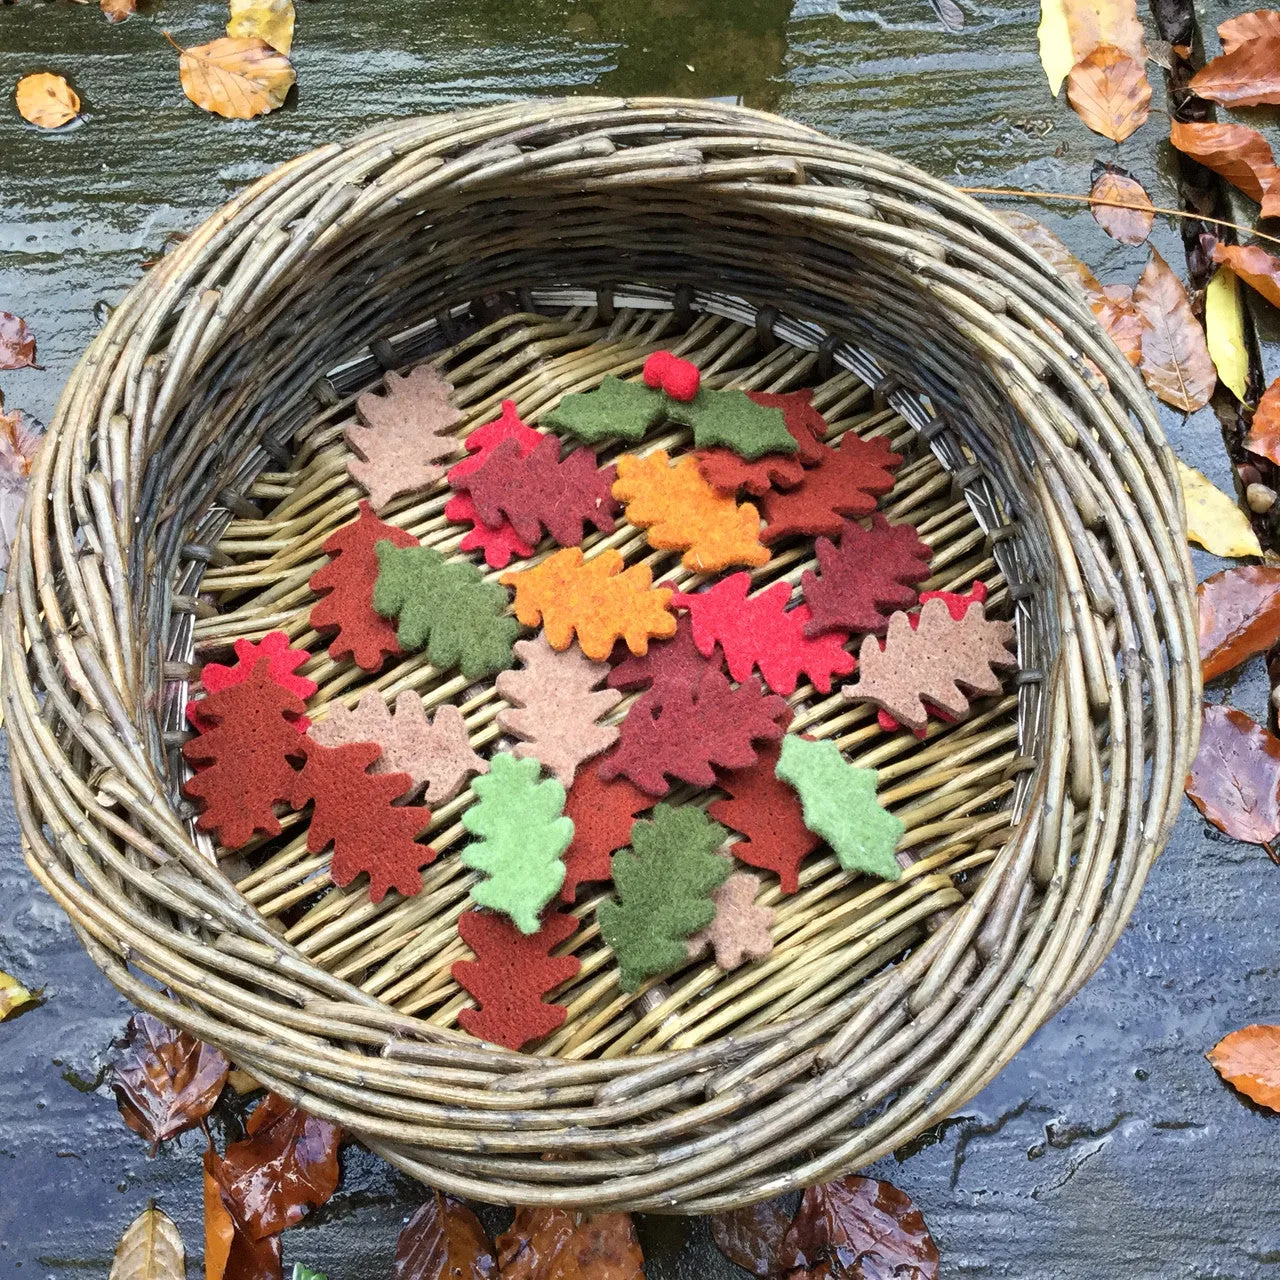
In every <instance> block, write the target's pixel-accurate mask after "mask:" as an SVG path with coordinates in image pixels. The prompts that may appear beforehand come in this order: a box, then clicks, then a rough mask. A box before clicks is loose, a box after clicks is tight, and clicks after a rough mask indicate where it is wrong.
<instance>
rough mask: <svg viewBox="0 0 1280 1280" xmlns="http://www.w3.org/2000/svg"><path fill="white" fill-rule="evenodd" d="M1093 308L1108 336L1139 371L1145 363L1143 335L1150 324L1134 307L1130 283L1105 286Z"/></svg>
mask: <svg viewBox="0 0 1280 1280" xmlns="http://www.w3.org/2000/svg"><path fill="white" fill-rule="evenodd" d="M1092 306H1093V314H1094V315H1095V316H1097V317H1098V320H1099V322H1100V323H1101V325H1102V327H1103V328H1104V329H1105V330H1106V331H1107V335H1108V337H1110V339H1111V341H1112V342H1114V343H1115V344H1116V346H1117V347H1118V348H1119V350H1120V354H1121V355H1122V356H1124V358H1125V359H1126V360H1127V361H1128V362H1129V363H1130V364H1131V365H1133V367H1134V368H1135V369H1136V368H1137V367H1138V365H1139V364H1141V362H1142V334H1143V331H1144V330H1145V329H1146V328H1147V322H1146V321H1145V320H1144V319H1143V318H1142V316H1141V315H1139V314H1138V311H1137V309H1136V308H1135V307H1134V305H1133V289H1132V288H1130V287H1129V285H1127V284H1109V285H1105V286H1104V287H1103V290H1102V296H1101V297H1100V298H1099V299H1098V300H1097V301H1096V302H1094V303H1093V304H1092Z"/></svg>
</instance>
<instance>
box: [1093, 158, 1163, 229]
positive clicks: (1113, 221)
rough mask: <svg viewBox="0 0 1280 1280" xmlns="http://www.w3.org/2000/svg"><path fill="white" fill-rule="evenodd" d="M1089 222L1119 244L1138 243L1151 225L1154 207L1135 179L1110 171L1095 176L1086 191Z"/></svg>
mask: <svg viewBox="0 0 1280 1280" xmlns="http://www.w3.org/2000/svg"><path fill="white" fill-rule="evenodd" d="M1089 205H1090V208H1091V209H1092V211H1093V220H1094V221H1095V222H1096V223H1097V224H1098V226H1100V227H1101V228H1102V229H1103V231H1105V232H1106V233H1107V235H1109V236H1110V237H1111V238H1112V239H1113V240H1119V241H1120V243H1121V244H1141V243H1142V242H1143V241H1144V240H1145V239H1146V238H1147V236H1149V235H1150V234H1151V228H1152V227H1153V226H1154V225H1155V221H1156V215H1155V206H1154V205H1153V204H1152V203H1151V197H1150V196H1149V195H1147V193H1146V192H1145V191H1144V190H1143V188H1142V183H1140V182H1139V181H1138V180H1137V179H1136V178H1131V177H1130V176H1129V175H1128V174H1124V173H1114V172H1112V171H1111V170H1110V169H1108V170H1105V171H1104V172H1103V173H1100V174H1099V175H1098V180H1097V182H1095V183H1094V184H1093V190H1092V191H1090V192H1089Z"/></svg>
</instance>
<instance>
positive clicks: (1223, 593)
mask: <svg viewBox="0 0 1280 1280" xmlns="http://www.w3.org/2000/svg"><path fill="white" fill-rule="evenodd" d="M1196 601H1197V603H1198V604H1199V606H1200V673H1201V675H1202V677H1203V678H1204V679H1205V680H1206V681H1209V680H1213V679H1215V678H1216V677H1218V676H1220V675H1222V674H1223V673H1224V672H1226V671H1230V670H1232V669H1233V668H1235V667H1238V666H1239V665H1240V664H1241V663H1242V662H1244V661H1245V660H1246V659H1247V658H1251V657H1252V656H1253V655H1254V654H1255V653H1265V652H1266V651H1267V650H1268V649H1270V648H1271V646H1272V645H1274V644H1275V643H1276V642H1277V641H1280V566H1276V565H1268V564H1247V565H1242V566H1241V567H1240V568H1238V569H1224V570H1223V571H1222V572H1221V573H1215V574H1213V576H1212V577H1209V578H1206V579H1205V580H1204V581H1203V582H1202V583H1201V584H1200V585H1199V587H1197V588H1196Z"/></svg>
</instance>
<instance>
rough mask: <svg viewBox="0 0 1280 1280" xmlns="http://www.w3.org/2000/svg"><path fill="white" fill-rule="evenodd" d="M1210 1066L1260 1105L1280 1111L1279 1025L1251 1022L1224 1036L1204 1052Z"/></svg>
mask: <svg viewBox="0 0 1280 1280" xmlns="http://www.w3.org/2000/svg"><path fill="white" fill-rule="evenodd" d="M1204 1056H1205V1057H1206V1058H1208V1059H1209V1061H1210V1062H1212V1063H1213V1069H1214V1070H1215V1071H1216V1072H1217V1073H1218V1074H1219V1075H1220V1076H1221V1077H1222V1078H1223V1079H1224V1080H1225V1081H1226V1082H1227V1083H1228V1084H1229V1085H1232V1086H1233V1087H1234V1088H1236V1089H1239V1090H1240V1092H1241V1093H1243V1094H1244V1096H1245V1097H1246V1098H1249V1099H1250V1100H1252V1101H1253V1102H1256V1103H1257V1104H1258V1105H1259V1106H1260V1107H1268V1108H1270V1109H1271V1110H1272V1111H1280V1027H1268V1026H1265V1025H1263V1024H1261V1023H1254V1025H1253V1026H1251V1027H1241V1028H1240V1030H1239V1031H1233V1032H1232V1033H1231V1034H1230V1035H1229V1036H1224V1037H1223V1038H1222V1039H1221V1040H1219V1041H1218V1043H1217V1044H1215V1045H1214V1046H1213V1048H1212V1049H1210V1050H1209V1052H1208V1053H1206V1054H1205V1055H1204Z"/></svg>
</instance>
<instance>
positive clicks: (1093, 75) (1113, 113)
mask: <svg viewBox="0 0 1280 1280" xmlns="http://www.w3.org/2000/svg"><path fill="white" fill-rule="evenodd" d="M1067 101H1068V102H1069V103H1070V104H1071V107H1072V110H1074V111H1075V113H1076V115H1078V116H1079V117H1080V119H1081V120H1083V121H1084V122H1085V124H1087V125H1088V126H1089V128H1090V129H1092V130H1093V131H1094V133H1100V134H1102V136H1103V137H1104V138H1110V139H1111V140H1112V141H1113V142H1123V141H1124V140H1125V139H1126V138H1127V137H1128V136H1129V135H1130V134H1131V133H1133V131H1134V130H1135V129H1137V128H1138V127H1139V126H1140V125H1141V124H1143V123H1144V122H1145V120H1146V118H1147V113H1148V110H1149V108H1150V106H1151V85H1150V84H1149V83H1148V81H1147V73H1146V71H1145V70H1144V69H1143V66H1142V63H1140V62H1137V61H1135V60H1134V59H1133V58H1131V57H1130V56H1129V55H1128V54H1127V53H1122V52H1121V51H1120V50H1119V49H1117V48H1115V47H1114V46H1112V45H1106V44H1104V45H1099V46H1098V47H1097V48H1096V49H1095V50H1094V51H1093V52H1092V53H1091V54H1089V56H1088V57H1087V58H1082V59H1081V60H1080V61H1079V62H1077V63H1076V65H1075V66H1074V67H1072V68H1071V74H1070V75H1069V76H1067Z"/></svg>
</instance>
